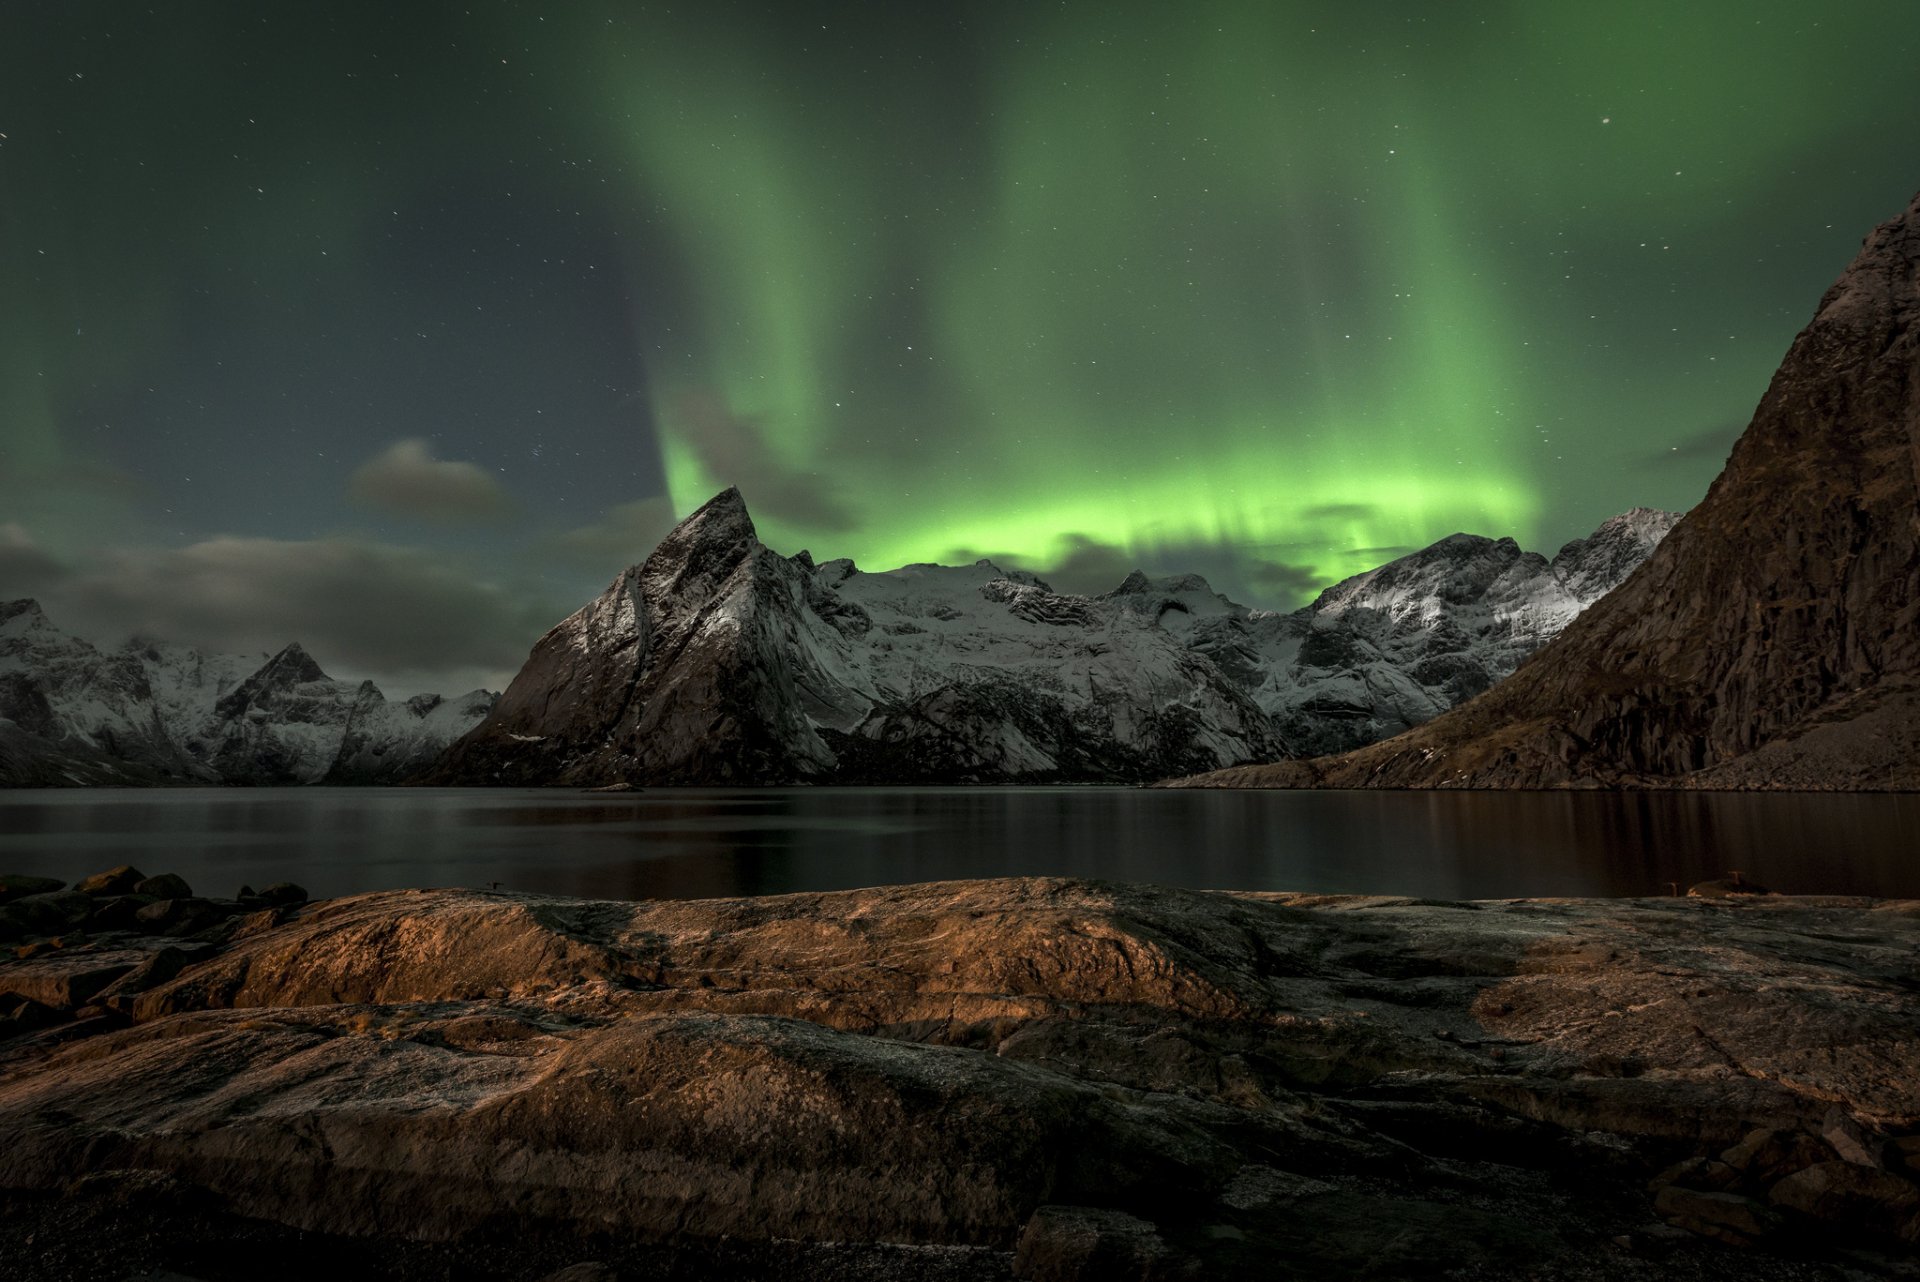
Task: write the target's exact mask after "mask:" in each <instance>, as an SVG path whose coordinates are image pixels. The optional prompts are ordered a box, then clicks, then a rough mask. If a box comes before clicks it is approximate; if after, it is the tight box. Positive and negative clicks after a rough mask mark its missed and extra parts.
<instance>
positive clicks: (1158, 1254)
mask: <svg viewBox="0 0 1920 1282" xmlns="http://www.w3.org/2000/svg"><path fill="white" fill-rule="evenodd" d="M1192 1271H1193V1270H1192V1267H1191V1263H1190V1262H1188V1261H1184V1260H1180V1259H1179V1258H1178V1257H1177V1255H1176V1253H1175V1252H1173V1251H1172V1250H1170V1249H1169V1248H1168V1246H1167V1244H1166V1243H1165V1242H1163V1241H1161V1240H1160V1232H1159V1230H1158V1229H1156V1228H1155V1227H1154V1226H1153V1225H1152V1224H1151V1223H1149V1222H1147V1221H1146V1220H1142V1219H1139V1218H1137V1217H1135V1216H1132V1215H1128V1214H1126V1213H1125V1212H1122V1211H1110V1210H1101V1209H1098V1208H1095V1207H1087V1206H1043V1207H1041V1208H1040V1209H1039V1210H1037V1211H1035V1212H1034V1213H1033V1218H1032V1219H1030V1220H1028V1221H1027V1226H1026V1228H1024V1229H1023V1230H1021V1233H1020V1243H1019V1245H1018V1246H1017V1247H1015V1248H1014V1255H1013V1275H1014V1276H1015V1277H1017V1278H1020V1279H1021V1280H1022V1282H1104V1280H1105V1279H1108V1278H1112V1279H1115V1280H1116V1282H1119V1280H1121V1279H1125V1280H1126V1282H1149V1280H1150V1279H1160V1278H1170V1277H1178V1276H1183V1275H1186V1274H1189V1273H1191V1272H1192Z"/></svg>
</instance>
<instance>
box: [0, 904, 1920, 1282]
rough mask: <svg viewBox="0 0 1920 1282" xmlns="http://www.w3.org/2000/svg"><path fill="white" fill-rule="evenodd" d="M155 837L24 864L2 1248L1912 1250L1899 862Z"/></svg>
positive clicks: (1449, 1260) (760, 1261) (485, 1267)
mask: <svg viewBox="0 0 1920 1282" xmlns="http://www.w3.org/2000/svg"><path fill="white" fill-rule="evenodd" d="M130 872H131V870H116V873H115V874H111V875H107V876H105V877H103V878H96V879H89V882H87V883H82V885H81V886H80V887H79V888H76V889H75V890H72V891H68V890H65V889H49V888H47V887H44V886H32V885H26V884H22V883H21V882H20V880H19V879H11V878H0V899H4V900H5V901H6V902H4V903H0V936H4V938H0V943H4V944H5V945H6V946H7V948H8V949H9V950H10V951H8V952H4V953H0V1021H4V1022H0V1136H4V1137H5V1143H4V1144H0V1190H4V1191H0V1205H4V1208H5V1212H6V1213H5V1215H4V1217H0V1221H3V1224H0V1254H4V1255H5V1257H6V1258H7V1259H8V1260H9V1261H21V1262H24V1264H23V1267H24V1269H25V1271H24V1272H20V1273H18V1274H17V1275H16V1274H10V1276H19V1277H21V1278H24V1279H40V1278H45V1279H53V1278H84V1277H104V1278H114V1279H118V1278H125V1277H129V1276H160V1275H162V1274H163V1273H164V1274H171V1275H172V1276H174V1277H176V1278H195V1279H202V1280H203V1282H221V1280H222V1279H226V1278H240V1277H253V1276H259V1275H260V1274H261V1273H262V1272H263V1271H265V1270H266V1269H267V1268H268V1267H269V1264H268V1262H269V1261H273V1262H275V1263H273V1264H272V1265H271V1268H272V1271H275V1272H278V1273H283V1274H287V1275H288V1276H316V1277H318V1276H330V1277H331V1276H364V1277H388V1276H390V1277H402V1276H406V1277H419V1276H448V1277H471V1278H488V1279H508V1278H513V1279H529V1280H531V1279H538V1278H545V1277H549V1276H554V1275H556V1274H559V1275H560V1276H563V1277H566V1278H568V1279H573V1280H576V1282H579V1280H585V1279H602V1280H603V1282H604V1279H607V1278H619V1277H631V1278H640V1277H676V1278H680V1277H684V1278H706V1277H715V1278H717V1277H769V1278H772V1277H783V1278H795V1277H798V1278H806V1277H821V1278H826V1277H875V1278H879V1277H888V1278H927V1279H935V1278H938V1279H945V1278H961V1277H965V1278H1022V1279H1076V1278H1084V1279H1095V1278H1111V1277H1127V1278H1143V1279H1166V1278H1196V1279H1197V1278H1222V1277H1243V1276H1260V1277H1300V1278H1321V1277H1355V1278H1359V1277H1411V1276H1430V1277H1459V1278H1509V1277H1511V1278H1520V1277H1542V1278H1568V1279H1572V1278H1602V1277H1604V1278H1632V1277H1645V1278H1673V1277H1680V1278H1685V1277H1699V1278H1735V1277H1739V1278H1845V1277H1861V1276H1920V1272H1916V1271H1915V1270H1913V1268H1912V1266H1911V1265H1910V1264H1908V1263H1907V1261H1908V1260H1909V1259H1910V1258H1911V1256H1912V1254H1913V1249H1914V1247H1915V1245H1916V1244H1920V965H1917V964H1916V960H1915V959H1916V955H1917V954H1916V948H1915V945H1916V943H1920V902H1916V901H1874V900H1865V899H1842V898H1811V897H1785V896H1759V895H1735V896H1725V897H1717V898H1702V897H1694V898H1687V897H1681V898H1674V899H1647V900H1522V901H1497V902H1483V903H1441V902H1432V901H1418V900H1409V899H1392V898H1355V897H1327V896H1307V895H1284V894H1228V893H1221V892H1198V891H1184V890H1174V889H1167V888H1159V887H1151V886H1140V885H1130V884H1110V883H1101V882H1087V881H1068V880H1057V879H1006V880H996V881H980V882H949V883H938V884H929V885H920V886H899V887H888V888H881V889H874V890H865V891H850V892H838V893H831V894H801V895H784V896H778V897H771V898H764V899H734V900H711V901H691V902H686V901H655V902H642V903H623V902H598V901H580V900H568V899H558V898H545V897H536V896H527V895H517V894H504V893H487V892H480V891H470V890H421V891H399V892H383V893H378V894H371V895H360V896H355V897H352V898H348V899H341V900H333V901H326V902H320V903H304V902H300V901H301V900H302V899H304V896H300V895H298V894H297V888H274V889H273V894H272V896H269V895H267V894H265V893H262V894H258V895H252V894H250V895H249V897H248V898H247V899H246V900H242V899H241V898H240V897H236V898H235V899H233V900H230V901H217V900H195V899H194V898H193V897H192V896H191V895H190V894H183V893H173V894H169V895H168V896H167V897H166V898H161V897H159V892H161V891H169V892H183V891H185V889H186V888H185V887H184V885H178V886H176V885H174V884H172V882H166V883H165V884H161V885H149V886H148V887H147V888H146V889H145V890H144V891H143V890H141V889H139V888H138V883H140V882H144V881H147V880H149V879H143V878H138V876H137V874H134V875H133V876H134V878H135V880H134V881H128V880H127V878H128V874H129V873H130ZM151 880H152V881H154V882H160V881H161V880H162V879H151ZM172 880H173V881H177V880H178V879H177V878H176V879H172ZM23 891H24V892H27V893H21V892H23ZM129 897H133V898H136V899H137V898H142V897H145V898H146V899H147V900H148V902H145V903H138V904H134V905H132V906H131V908H130V907H129V905H128V902H127V901H128V899H129ZM82 900H84V901H86V902H85V903H83V902H81V901H82ZM162 904H165V905H169V906H168V907H165V908H158V907H157V906H158V905H162ZM181 905H186V906H181ZM83 909H85V910H86V911H84V912H83V911H82V910H83ZM290 1252H291V1253H292V1254H296V1255H297V1256H298V1257H299V1258H300V1260H301V1261H302V1263H300V1264H299V1265H297V1266H295V1267H293V1268H292V1269H291V1271H290V1270H289V1268H288V1267H287V1266H286V1265H285V1263H284V1261H285V1259H286V1258H287V1257H288V1255H289V1253H290ZM9 1267H10V1268H11V1267H12V1265H11V1264H10V1266H9ZM302 1270H307V1271H306V1272H302ZM562 1270H567V1271H566V1272H564V1273H562V1272H561V1271H562ZM1903 1270H1904V1271H1903Z"/></svg>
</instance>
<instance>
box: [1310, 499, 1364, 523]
mask: <svg viewBox="0 0 1920 1282" xmlns="http://www.w3.org/2000/svg"><path fill="white" fill-rule="evenodd" d="M1379 515H1380V508H1379V507H1378V505H1376V504H1373V503H1322V504H1321V505H1320V506H1318V507H1310V508H1307V509H1306V510H1305V511H1303V512H1301V513H1300V516H1301V518H1302V519H1304V520H1308V521H1371V520H1373V519H1374V518H1375V517H1377V516H1379Z"/></svg>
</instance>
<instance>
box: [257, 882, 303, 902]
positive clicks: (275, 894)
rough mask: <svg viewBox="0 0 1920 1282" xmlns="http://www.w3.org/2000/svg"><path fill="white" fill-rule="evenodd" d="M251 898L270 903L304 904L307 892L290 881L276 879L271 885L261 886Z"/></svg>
mask: <svg viewBox="0 0 1920 1282" xmlns="http://www.w3.org/2000/svg"><path fill="white" fill-rule="evenodd" d="M253 898H255V899H258V900H260V901H261V902H262V903H265V904H271V905H276V906H278V905H282V904H304V903H306V902H307V892H306V891H305V890H303V889H302V888H300V887H299V886H296V885H294V884H293V883H292V882H290V881H276V882H274V883H273V884H272V885H268V886H262V887H261V888H260V891H259V893H258V894H256V895H254V896H253Z"/></svg>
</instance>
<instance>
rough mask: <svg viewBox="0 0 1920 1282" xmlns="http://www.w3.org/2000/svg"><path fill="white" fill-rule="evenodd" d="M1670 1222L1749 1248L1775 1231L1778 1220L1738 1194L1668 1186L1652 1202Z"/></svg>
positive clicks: (1756, 1203) (1765, 1209) (1769, 1212)
mask: <svg viewBox="0 0 1920 1282" xmlns="http://www.w3.org/2000/svg"><path fill="white" fill-rule="evenodd" d="M1653 1206H1654V1209H1655V1210H1657V1211H1659V1212H1660V1214H1662V1215H1664V1216H1666V1217H1667V1220H1668V1222H1669V1223H1672V1224H1675V1225H1678V1226H1679V1227H1681V1228H1684V1229H1687V1230H1689V1231H1690V1232H1694V1233H1699V1234H1701V1235H1702V1236H1705V1237H1711V1238H1718V1239H1719V1240H1721V1241H1723V1242H1733V1243H1735V1244H1736V1245H1742V1246H1744V1245H1746V1244H1747V1243H1750V1242H1753V1241H1755V1240H1757V1239H1759V1238H1763V1237H1765V1236H1766V1235H1767V1234H1768V1233H1771V1232H1772V1231H1773V1228H1774V1225H1775V1222H1776V1221H1775V1217H1774V1214H1773V1212H1771V1211H1769V1210H1768V1209H1767V1208H1766V1207H1764V1206H1762V1205H1761V1204H1760V1203H1758V1202H1756V1201H1754V1200H1753V1199H1752V1198H1750V1197H1742V1196H1740V1195H1739V1194H1738V1193H1710V1192H1703V1191H1702V1190H1700V1189H1690V1188H1682V1187H1681V1186H1680V1185H1678V1184H1669V1185H1667V1186H1666V1187H1665V1188H1663V1189H1661V1190H1660V1192H1659V1193H1658V1194H1656V1195H1655V1196H1654V1199H1653Z"/></svg>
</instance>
